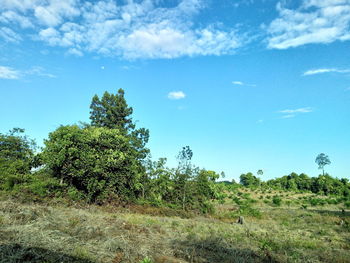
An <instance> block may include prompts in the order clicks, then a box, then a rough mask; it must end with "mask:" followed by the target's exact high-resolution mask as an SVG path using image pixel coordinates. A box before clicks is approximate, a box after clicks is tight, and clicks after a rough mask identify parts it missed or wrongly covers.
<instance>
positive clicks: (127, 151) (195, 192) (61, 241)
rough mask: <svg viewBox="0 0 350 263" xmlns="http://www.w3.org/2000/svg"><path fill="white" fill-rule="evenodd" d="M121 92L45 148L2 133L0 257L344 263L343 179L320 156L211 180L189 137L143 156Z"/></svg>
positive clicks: (142, 142)
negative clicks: (170, 152)
mask: <svg viewBox="0 0 350 263" xmlns="http://www.w3.org/2000/svg"><path fill="white" fill-rule="evenodd" d="M124 95H125V94H124V91H123V90H121V89H120V90H119V91H118V92H117V93H116V94H110V93H108V92H105V93H104V94H103V96H102V97H101V98H99V97H98V96H97V95H96V96H94V97H93V98H92V103H91V106H90V120H91V123H84V124H81V125H62V126H60V127H58V128H57V129H56V130H54V131H52V132H51V133H50V134H49V135H48V138H47V139H46V140H45V142H44V147H43V148H42V149H38V148H37V147H36V144H35V142H34V141H33V140H31V139H29V138H28V137H27V136H25V135H24V129H19V128H15V129H13V130H11V131H10V132H9V133H7V134H0V262H113V263H118V262H143V263H146V262H148V263H149V262H155V263H157V262H305V261H306V262H330V261H332V262H350V261H349V258H348V256H347V255H348V253H349V249H350V247H349V233H350V232H349V231H350V220H349V212H348V211H347V210H348V209H349V207H350V183H349V180H348V179H346V178H342V179H338V178H334V177H332V176H330V175H329V174H327V173H325V172H324V166H326V165H328V164H330V160H329V157H328V156H327V155H325V154H320V155H318V156H317V158H316V163H317V164H318V165H319V168H320V169H322V171H323V172H322V175H319V176H318V177H309V176H308V175H306V174H303V173H302V174H296V173H291V174H289V175H285V176H282V177H280V178H276V179H271V180H268V181H263V180H261V179H260V178H259V177H258V176H262V175H263V171H262V170H258V172H257V176H256V175H254V174H253V173H250V172H248V173H246V174H242V175H241V176H240V183H239V184H238V183H236V182H234V181H232V182H228V181H223V182H217V180H218V179H219V178H220V177H221V176H222V177H223V176H224V174H221V175H220V174H218V173H217V172H215V171H211V170H205V169H201V168H199V167H197V166H195V165H194V164H193V163H192V158H193V154H194V153H193V151H192V149H191V148H190V147H189V146H185V147H183V148H182V149H181V150H180V151H179V153H178V156H177V160H178V164H177V166H176V167H173V168H170V167H167V166H166V163H167V159H166V158H160V159H159V160H157V161H154V160H152V159H151V158H150V150H149V149H148V148H147V142H148V139H149V135H150V134H149V131H148V130H147V129H145V128H137V127H136V125H135V123H134V122H133V119H132V113H133V109H132V108H131V107H130V106H129V105H128V104H127V102H126V100H125V98H124ZM238 218H239V222H240V223H241V224H237V223H236V222H237V219H238Z"/></svg>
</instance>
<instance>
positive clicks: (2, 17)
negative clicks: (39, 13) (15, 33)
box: [0, 11, 33, 28]
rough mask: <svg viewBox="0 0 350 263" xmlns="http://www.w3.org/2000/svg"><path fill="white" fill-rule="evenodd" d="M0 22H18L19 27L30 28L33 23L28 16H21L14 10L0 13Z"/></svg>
mask: <svg viewBox="0 0 350 263" xmlns="http://www.w3.org/2000/svg"><path fill="white" fill-rule="evenodd" d="M0 23H4V24H11V23H12V24H18V25H19V26H20V27H21V28H32V27H33V24H32V22H31V21H30V19H29V18H27V17H25V16H22V15H20V14H18V13H16V12H14V11H6V12H3V13H0Z"/></svg>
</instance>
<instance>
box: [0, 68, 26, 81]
mask: <svg viewBox="0 0 350 263" xmlns="http://www.w3.org/2000/svg"><path fill="white" fill-rule="evenodd" d="M20 75H21V74H20V72H19V71H17V70H15V69H13V68H10V67H5V66H0V79H19V78H20Z"/></svg>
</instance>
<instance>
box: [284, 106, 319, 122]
mask: <svg viewBox="0 0 350 263" xmlns="http://www.w3.org/2000/svg"><path fill="white" fill-rule="evenodd" d="M313 111H314V110H313V109H312V108H311V107H305V108H298V109H286V110H281V111H279V113H282V114H283V115H282V117H281V118H282V119H290V118H294V117H296V116H297V115H298V114H304V113H310V112H313Z"/></svg>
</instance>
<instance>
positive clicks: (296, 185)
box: [267, 173, 350, 196]
mask: <svg viewBox="0 0 350 263" xmlns="http://www.w3.org/2000/svg"><path fill="white" fill-rule="evenodd" d="M267 185H268V186H269V187H271V188H274V189H283V190H288V191H299V192H305V191H306V192H307V191H311V192H313V193H316V194H324V195H338V196H341V195H343V196H350V184H349V182H348V180H347V179H345V178H343V179H337V178H333V177H331V176H329V175H328V174H325V175H320V176H318V177H312V178H310V177H308V176H307V175H306V174H300V175H298V174H296V173H291V174H290V175H287V176H283V177H281V178H276V179H273V180H269V181H267Z"/></svg>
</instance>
